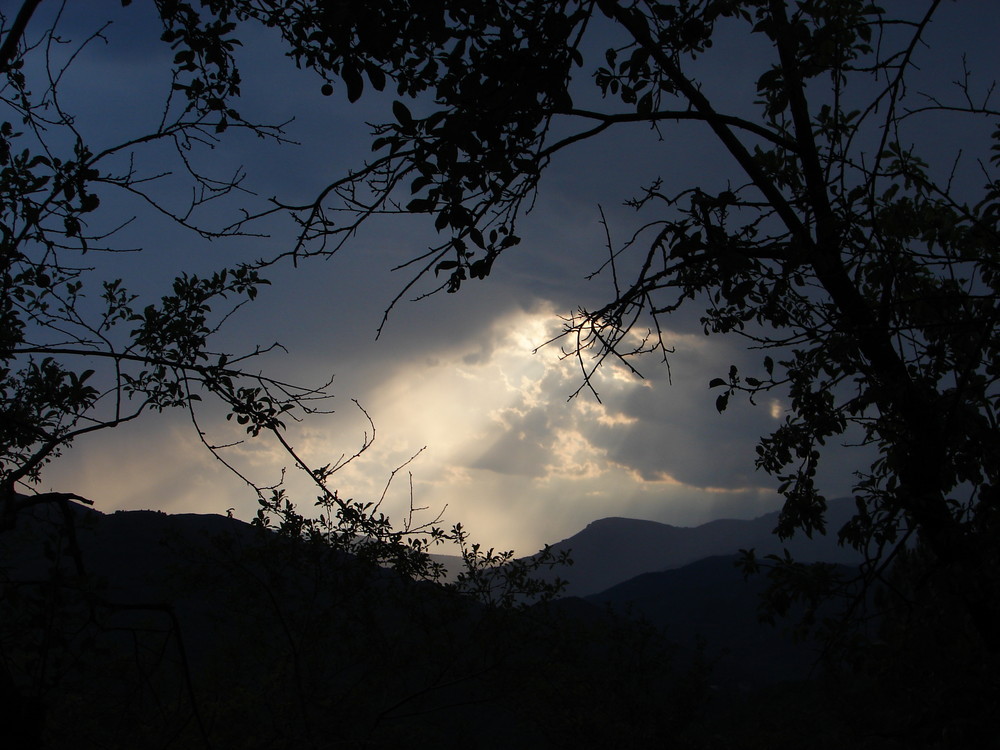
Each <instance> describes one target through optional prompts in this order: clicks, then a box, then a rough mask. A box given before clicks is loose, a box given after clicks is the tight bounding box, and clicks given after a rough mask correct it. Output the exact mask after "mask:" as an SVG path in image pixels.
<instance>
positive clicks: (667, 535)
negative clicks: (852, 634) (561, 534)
mask: <svg viewBox="0 0 1000 750" xmlns="http://www.w3.org/2000/svg"><path fill="white" fill-rule="evenodd" d="M852 513H853V505H852V503H851V502H850V501H849V500H847V499H842V500H834V501H831V502H830V507H829V511H828V513H827V521H828V529H829V533H828V534H827V535H825V536H822V535H814V537H813V538H812V539H809V538H808V537H806V536H805V535H804V534H797V535H796V536H795V537H793V538H792V539H789V540H787V541H784V542H783V541H782V540H780V539H779V538H778V537H777V536H775V534H774V533H773V532H774V528H775V526H776V525H777V523H778V512H777V511H775V512H773V513H768V514H766V515H763V516H760V517H758V518H755V519H752V520H737V519H723V520H718V521H711V522H709V523H705V524H702V525H701V526H693V527H682V526H671V525H670V524H665V523H657V522H656V521H639V520H635V519H629V518H602V519H600V520H598V521H594V522H593V523H591V524H589V525H588V526H587V527H586V528H585V529H584V530H583V531H581V532H579V533H577V534H574V535H573V536H571V537H569V538H568V539H564V540H562V541H561V542H557V543H556V544H553V545H552V548H553V550H555V551H556V552H561V551H563V550H570V551H571V555H570V556H571V557H572V559H573V565H572V566H571V567H561V568H558V569H556V570H552V571H548V572H546V573H544V575H543V576H542V577H545V578H555V577H556V576H558V577H560V578H562V579H563V580H565V581H568V586H567V588H566V590H565V594H566V595H567V596H588V595H591V594H596V593H599V592H601V591H604V590H605V589H608V588H611V587H612V586H615V585H617V584H619V583H622V582H624V581H627V580H629V579H630V578H634V577H635V576H638V575H641V574H643V573H650V572H655V571H663V570H671V569H674V568H679V567H681V566H684V565H688V564H689V563H692V562H695V561H697V560H701V559H704V558H706V557H714V556H719V555H725V556H728V555H735V554H737V553H738V551H739V550H740V549H750V548H754V549H756V551H757V553H758V555H766V554H772V553H781V551H782V550H783V549H785V548H788V550H789V551H790V552H791V553H792V555H793V556H794V557H795V558H796V559H798V560H802V561H803V562H817V561H822V562H831V563H842V564H847V565H851V564H856V563H858V562H860V557H859V556H858V554H857V553H856V552H855V551H854V550H852V549H849V548H844V547H841V546H840V545H838V544H837V533H836V532H837V530H838V529H839V528H840V527H841V526H842V525H843V524H844V523H845V522H846V521H847V520H848V519H849V518H850V517H851V515H852Z"/></svg>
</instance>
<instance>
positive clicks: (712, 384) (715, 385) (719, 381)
mask: <svg viewBox="0 0 1000 750" xmlns="http://www.w3.org/2000/svg"><path fill="white" fill-rule="evenodd" d="M725 384H726V381H725V380H723V379H722V378H712V380H711V382H710V383H709V384H708V387H709V388H718V387H719V386H720V385H725Z"/></svg>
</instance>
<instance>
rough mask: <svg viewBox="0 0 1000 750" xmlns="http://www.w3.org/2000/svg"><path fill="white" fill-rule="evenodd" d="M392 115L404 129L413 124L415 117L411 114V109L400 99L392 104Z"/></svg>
mask: <svg viewBox="0 0 1000 750" xmlns="http://www.w3.org/2000/svg"><path fill="white" fill-rule="evenodd" d="M392 114H393V115H394V116H395V118H396V122H398V123H399V124H400V125H403V126H404V127H407V126H410V125H412V124H413V115H411V114H410V110H409V108H408V107H407V106H406V105H405V104H403V103H402V102H401V101H399V100H398V99H397V100H396V101H394V102H393V103H392Z"/></svg>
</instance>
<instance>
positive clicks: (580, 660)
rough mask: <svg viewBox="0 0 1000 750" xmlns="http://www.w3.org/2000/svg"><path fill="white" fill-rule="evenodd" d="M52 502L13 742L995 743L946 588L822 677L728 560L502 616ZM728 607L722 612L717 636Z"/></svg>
mask: <svg viewBox="0 0 1000 750" xmlns="http://www.w3.org/2000/svg"><path fill="white" fill-rule="evenodd" d="M51 510H52V509H51V508H48V507H44V508H42V509H40V510H38V511H36V512H35V513H34V514H32V515H28V514H25V515H24V516H22V517H21V518H19V521H18V524H17V527H16V529H15V530H14V531H9V532H7V533H6V534H5V535H4V545H3V548H2V550H3V552H2V559H0V570H2V575H3V581H2V584H3V597H2V599H0V616H2V617H0V647H2V650H3V651H2V653H3V657H4V684H5V686H6V687H5V695H4V696H3V702H2V705H3V707H4V708H3V710H4V727H5V736H6V737H8V738H13V737H16V738H18V739H17V741H16V742H15V743H14V744H8V745H7V747H26V748H28V747H50V748H123V749H124V748H136V747H143V748H189V747H190V748H202V747H215V748H236V747H240V748H383V747H384V748H394V747H399V746H400V745H409V746H412V747H480V748H510V747H525V748H533V747H538V748H562V747H565V748H581V747H594V748H598V747H664V748H667V747H676V748H691V749H692V750H695V749H698V748H704V749H705V750H711V749H716V748H717V749H719V750H722V749H723V748H762V749H763V748H789V750H791V749H792V748H800V747H812V748H831V749H832V748H843V747H858V748H889V747H900V748H904V747H907V748H908V747H925V748H963V747H989V746H990V743H991V742H992V741H993V738H994V737H995V732H994V726H993V721H994V720H993V718H992V717H993V711H992V708H993V707H994V706H995V705H996V701H997V700H998V698H1000V693H998V691H997V686H996V678H995V666H996V665H995V664H993V663H991V662H990V661H988V660H984V659H983V658H982V651H981V649H980V648H979V646H978V645H977V642H976V636H975V632H974V629H972V628H971V627H970V625H969V623H968V622H962V621H961V619H960V618H958V617H956V616H954V614H953V611H954V608H953V606H952V605H951V604H950V603H949V596H951V594H950V593H949V592H947V591H940V590H937V591H936V592H935V593H934V596H933V597H932V598H926V597H925V598H924V599H923V600H922V601H920V602H919V603H918V604H915V608H914V609H912V610H909V611H905V612H903V611H898V612H892V613H889V614H888V615H885V616H884V622H883V623H882V624H881V626H879V627H877V628H873V630H872V633H871V637H869V638H867V639H864V640H860V639H859V640H857V641H853V642H851V643H850V644H847V643H844V644H842V645H841V646H840V647H839V650H837V651H836V652H835V653H833V652H831V653H828V654H827V657H826V660H825V661H823V660H821V659H822V657H821V656H820V655H819V653H818V652H817V651H816V650H815V645H816V644H815V642H814V643H812V644H811V647H810V644H808V643H800V644H798V645H794V644H792V643H791V642H790V641H787V640H786V639H785V638H784V637H783V635H782V633H783V630H782V627H783V626H787V625H790V624H794V623H793V622H792V621H786V622H785V623H784V624H783V625H782V624H779V626H778V628H776V629H768V630H766V631H764V635H759V634H758V635H756V636H754V635H751V636H749V637H748V636H747V633H748V632H756V631H754V628H755V624H756V623H755V620H756V614H757V609H758V602H759V600H758V595H759V594H760V592H761V590H762V589H763V588H764V586H763V583H764V582H763V581H762V580H758V581H756V582H754V581H751V582H750V584H747V583H745V582H744V581H743V578H742V576H741V575H740V574H739V571H738V570H737V568H736V567H735V560H733V559H728V558H711V559H709V560H706V561H703V562H702V563H699V564H696V565H693V566H688V567H686V568H683V569H680V570H678V571H672V572H671V574H672V575H673V576H674V578H675V579H676V582H675V583H673V584H669V585H668V584H663V583H662V582H661V583H660V584H659V585H660V588H657V587H656V586H650V580H647V579H648V578H649V577H648V576H641V577H640V578H638V579H635V580H634V581H630V582H627V583H626V584H623V586H620V587H617V589H619V590H617V591H616V589H612V590H611V591H609V592H608V593H607V594H602V595H597V596H592V597H588V600H582V599H577V598H572V599H560V600H554V601H550V602H548V603H541V604H529V603H527V602H526V601H522V602H521V603H520V604H512V605H509V606H496V605H485V604H483V603H481V601H480V600H479V599H477V598H476V597H474V596H472V595H470V594H469V593H468V592H465V593H463V592H462V591H461V590H460V587H458V586H456V585H454V584H450V585H449V584H441V583H434V582H430V581H416V580H412V579H408V578H406V577H404V576H401V575H400V574H398V573H396V572H394V571H391V570H388V569H385V568H383V567H378V566H373V565H370V564H365V563H363V562H361V561H359V560H358V559H357V558H356V557H354V556H352V555H350V554H347V553H345V552H343V551H338V550H336V549H334V548H332V547H331V546H329V545H325V544H322V543H318V542H316V541H308V540H306V539H302V538H299V539H296V538H293V537H290V536H288V535H283V534H280V533H277V532H274V531H265V530H263V529H261V528H254V527H252V526H249V525H247V524H244V523H242V522H239V521H237V520H235V519H232V518H224V517H220V516H191V515H188V516H169V515H166V514H162V513H156V512H149V511H143V512H127V513H122V512H120V513H115V514H113V515H108V516H105V515H102V514H99V513H97V512H94V511H80V510H74V511H72V513H71V514H70V515H69V516H68V517H64V516H63V515H62V514H61V513H56V514H53V513H51V512H50V511H51ZM69 524H72V525H69ZM70 529H72V533H71V532H70ZM77 553H79V554H77ZM80 564H82V567H78V565H80ZM493 575H494V576H496V577H497V585H501V584H500V583H499V575H500V574H499V573H497V572H496V571H494V572H493ZM657 575H668V574H657ZM909 575H910V576H919V575H920V573H919V564H914V565H913V566H911V568H910V573H909ZM653 578H654V579H655V576H653ZM504 585H509V583H508V584H504ZM898 585H900V586H906V585H908V584H907V582H906V581H899V582H898ZM629 586H630V587H631V589H630V590H629V592H628V593H627V594H626V593H623V591H621V589H624V588H626V587H629ZM643 592H645V599H644V598H643V596H644V594H643ZM629 601H631V602H633V603H632V604H631V605H630V604H628V602H629ZM612 602H615V606H616V608H617V610H618V611H621V612H626V613H627V616H620V615H615V614H612V612H611V611H610V610H609V609H608V605H609V604H610V603H612ZM706 606H707V607H709V608H710V610H711V608H712V607H714V611H713V612H712V614H711V616H712V618H713V619H712V621H711V622H705V620H704V619H702V620H701V621H700V623H698V617H699V616H700V615H698V614H697V610H698V609H699V608H702V609H703V608H705V607H706ZM657 607H659V609H660V611H658V610H657ZM950 613H951V614H950ZM796 614H797V616H801V615H802V614H803V613H802V612H797V613H796ZM830 614H832V611H831V612H830ZM665 622H667V623H671V624H670V625H668V626H667V627H666V628H665V629H664V628H661V627H660V625H661V624H662V623H665ZM685 623H687V624H685ZM692 623H697V624H692ZM699 644H700V647H699ZM733 650H738V653H736V654H734V653H732V652H733ZM734 664H736V665H737V666H735V667H734ZM739 665H744V668H743V669H742V670H741V669H740V667H739ZM747 665H749V666H747ZM803 667H805V671H803V669H802V668H803ZM795 670H798V671H795ZM792 674H795V675H796V678H795V679H794V680H792V681H790V675H792Z"/></svg>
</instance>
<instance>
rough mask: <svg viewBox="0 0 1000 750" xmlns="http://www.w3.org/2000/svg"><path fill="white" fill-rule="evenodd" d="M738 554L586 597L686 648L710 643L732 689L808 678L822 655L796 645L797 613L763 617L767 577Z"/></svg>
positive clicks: (719, 677)
mask: <svg viewBox="0 0 1000 750" xmlns="http://www.w3.org/2000/svg"><path fill="white" fill-rule="evenodd" d="M738 559H739V558H738V557H737V556H717V557H708V558H705V559H703V560H698V561H697V562H694V563H691V564H690V565H685V566H683V567H681V568H677V569H674V570H667V571H661V572H657V573H644V574H643V575H640V576H636V577H635V578H632V579H630V580H628V581H626V582H624V583H620V584H618V585H617V586H613V587H612V588H610V589H608V590H607V591H602V592H600V593H598V594H593V595H590V596H587V597H585V601H588V602H590V603H592V604H597V605H599V606H601V607H605V608H610V609H612V610H614V611H618V612H628V613H630V614H631V615H632V616H634V617H642V618H644V619H645V620H646V621H648V622H649V623H651V624H653V625H655V626H657V627H659V628H662V629H663V630H664V633H665V635H666V636H667V638H668V639H669V640H671V641H672V642H674V643H676V644H678V645H680V646H681V647H682V648H683V649H685V650H688V649H692V648H694V647H695V646H697V644H698V643H699V642H702V643H704V650H705V653H704V657H705V659H706V660H707V662H708V663H709V664H710V665H711V667H712V679H713V681H715V682H717V683H719V684H724V685H727V686H730V687H737V686H758V685H765V684H774V683H778V682H785V681H792V680H804V679H808V678H809V677H810V676H811V675H812V674H813V671H814V666H815V664H816V661H817V659H818V657H819V652H818V651H817V647H816V645H815V644H814V643H810V642H795V641H793V640H792V639H791V637H790V636H789V634H788V632H787V630H788V626H790V625H793V624H794V623H795V621H796V616H797V614H798V613H797V612H792V613H791V614H790V616H789V617H788V618H787V619H786V620H785V621H784V622H779V623H777V624H775V625H770V624H767V623H762V622H760V621H759V619H758V617H757V612H758V608H759V604H760V594H761V592H762V591H763V590H764V588H765V586H766V585H767V581H766V580H765V579H764V578H763V577H762V576H752V577H750V578H749V579H744V576H743V573H742V572H741V571H740V569H739V567H738V566H737V561H738ZM844 572H845V573H846V572H848V570H847V568H846V567H845V568H844Z"/></svg>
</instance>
